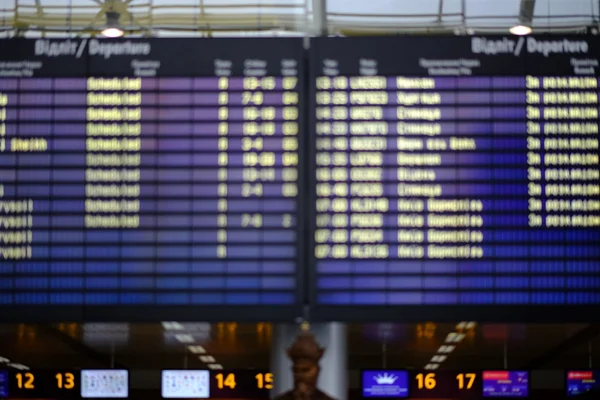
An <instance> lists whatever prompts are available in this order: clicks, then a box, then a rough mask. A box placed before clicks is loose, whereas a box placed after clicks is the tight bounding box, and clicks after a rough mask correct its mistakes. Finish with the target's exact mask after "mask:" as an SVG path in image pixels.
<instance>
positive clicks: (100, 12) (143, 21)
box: [0, 0, 600, 37]
mask: <svg viewBox="0 0 600 400" xmlns="http://www.w3.org/2000/svg"><path fill="white" fill-rule="evenodd" d="M599 3H600V2H599V1H598V0H419V1H414V0H371V1H368V2H364V1H360V0H177V1H172V0H6V1H2V2H0V30H3V31H4V36H10V35H12V34H14V32H15V29H16V30H17V31H18V32H19V34H20V35H23V36H29V37H36V36H40V35H42V32H43V34H44V35H45V36H48V37H52V36H65V35H73V34H74V33H75V34H84V35H85V34H94V33H97V32H98V31H99V30H100V29H101V28H102V27H103V24H104V23H105V12H106V11H107V10H112V11H116V12H119V13H120V15H121V19H120V22H121V24H122V25H123V26H124V27H125V28H127V29H129V30H130V36H134V35H136V34H137V35H152V36H207V35H211V36H218V35H228V36H229V35H256V34H259V32H260V34H261V35H267V36H281V35H306V34H314V33H315V32H323V31H326V32H328V33H329V34H353V33H359V34H360V33H370V32H373V33H399V32H411V31H417V32H423V31H430V32H438V31H450V32H452V31H453V30H454V31H456V30H457V29H458V30H459V31H460V30H461V29H473V30H474V31H475V32H482V33H488V32H506V31H507V29H508V28H509V27H511V26H513V25H515V24H516V23H518V22H519V15H520V14H521V9H522V8H521V6H522V4H523V5H527V4H528V5H530V6H532V8H533V20H532V21H531V22H532V24H533V26H534V28H535V30H536V31H537V32H546V31H559V32H563V31H571V32H572V31H580V30H582V29H585V28H586V27H589V26H591V25H597V24H598V16H599V15H600V8H599V7H600V6H599ZM323 11H324V13H323ZM323 21H325V25H326V27H324V28H319V27H317V26H316V25H319V24H321V25H322V23H323ZM2 28H3V29H2ZM65 31H68V32H69V33H65Z"/></svg>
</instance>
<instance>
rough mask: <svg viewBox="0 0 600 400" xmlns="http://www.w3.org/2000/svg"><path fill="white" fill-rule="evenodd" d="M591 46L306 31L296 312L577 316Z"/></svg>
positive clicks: (591, 283)
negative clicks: (303, 258) (307, 160)
mask: <svg viewBox="0 0 600 400" xmlns="http://www.w3.org/2000/svg"><path fill="white" fill-rule="evenodd" d="M599 54H600V43H599V42H598V39H597V38H594V37H588V36H574V37H562V36H544V37H534V36H532V37H517V36H496V37H481V36H462V37H460V36H447V37H387V38H317V39H315V40H313V41H312V44H311V56H310V59H311V61H310V62H311V67H310V70H311V76H310V80H311V85H312V93H311V94H310V98H311V101H312V102H313V104H312V106H311V112H313V113H314V114H313V121H312V122H311V126H312V139H311V141H312V142H314V146H315V147H314V148H313V149H312V154H311V157H312V159H313V160H314V164H315V171H314V172H313V173H312V174H311V175H312V177H313V180H314V185H313V186H314V190H315V191H316V192H315V193H313V197H314V201H313V204H314V207H315V208H314V210H313V211H314V213H315V215H314V218H313V220H314V224H315V226H314V237H313V241H314V243H313V246H312V247H313V251H312V256H313V261H314V271H313V274H312V277H311V283H312V285H313V286H314V287H313V290H312V293H311V297H312V301H313V304H315V310H314V313H313V316H314V317H315V318H317V319H330V318H335V319H336V320H353V319H357V318H371V319H374V320H386V319H390V318H404V319H406V320H409V319H419V320H423V318H435V319H437V320H446V319H447V320H456V319H457V318H463V317H464V318H476V320H515V319H527V320H528V321H531V320H535V319H540V320H542V319H547V320H563V319H585V320H587V319H589V318H594V317H591V315H592V314H590V311H591V310H592V309H593V307H592V306H593V305H596V306H597V305H598V304H600V257H599V256H600V246H599V245H598V243H600V231H599V226H600V185H599V184H600V169H599V164H598V159H599V151H598V112H599V104H598V93H599V89H598V79H597V74H598V62H599V61H598V58H599ZM360 306H364V308H361V307H360ZM574 306H577V307H574ZM586 306H587V307H586ZM364 310H368V311H366V312H363V311H364ZM593 315H596V313H594V314H593ZM595 318H597V317H595Z"/></svg>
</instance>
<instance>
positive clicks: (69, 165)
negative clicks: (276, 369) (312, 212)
mask: <svg viewBox="0 0 600 400" xmlns="http://www.w3.org/2000/svg"><path fill="white" fill-rule="evenodd" d="M303 60H304V48H303V45H302V40H301V39H298V40H296V39H282V40H279V39H260V40H254V39H243V40H242V39H210V40H208V39H207V40H196V39H175V40H161V39H150V40H142V39H139V40H138V39H133V40H129V39H127V40H117V41H109V40H98V39H89V40H87V39H82V40H44V39H40V40H4V41H0V259H1V262H0V309H2V311H1V312H0V313H1V314H2V316H3V318H5V317H6V318H10V315H12V316H14V318H19V319H23V318H29V317H33V315H35V311H40V310H41V311H42V313H41V315H39V314H38V315H36V317H37V318H38V319H39V318H44V316H46V317H47V318H62V319H67V318H72V319H73V320H74V319H82V318H83V319H88V318H90V319H96V318H98V319H106V318H110V319H111V320H115V318H116V319H135V318H144V319H152V320H162V319H164V318H167V320H172V319H174V318H184V319H185V318H194V319H195V320H198V319H207V318H208V319H211V318H222V317H223V315H224V314H223V310H224V309H226V310H228V313H227V315H228V317H231V318H242V319H243V318H258V319H261V318H262V319H265V318H266V319H273V318H274V319H280V318H285V319H293V318H294V317H295V316H296V313H295V311H294V310H296V304H297V302H298V293H299V290H300V289H299V285H300V282H299V280H298V279H297V277H298V273H297V267H296V266H297V264H298V262H299V261H298V259H299V256H300V255H299V253H300V252H299V251H298V248H299V246H300V245H301V238H300V237H298V235H297V221H298V220H301V217H300V216H299V215H298V208H299V207H298V190H299V170H298V163H299V154H300V152H299V146H300V141H299V133H300V132H301V128H302V126H301V121H302V115H301V107H300V105H301V103H302V100H303V93H302V92H303V90H302V88H303V79H302V78H303V72H304V67H303V63H304V61H303ZM47 306H52V310H53V313H51V314H48V313H47V312H46V311H44V310H47V309H48V307H47ZM111 306H112V307H111ZM200 306H202V307H200ZM248 307H251V311H250V312H249V311H248V310H249V309H248ZM235 309H237V310H238V311H240V312H239V313H237V314H236V311H235ZM32 312H33V313H32ZM63 313H64V314H63ZM69 320H71V319H69Z"/></svg>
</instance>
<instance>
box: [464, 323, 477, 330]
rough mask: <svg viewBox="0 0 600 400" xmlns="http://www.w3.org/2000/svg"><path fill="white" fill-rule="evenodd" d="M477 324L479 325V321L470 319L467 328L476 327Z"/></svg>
mask: <svg viewBox="0 0 600 400" xmlns="http://www.w3.org/2000/svg"><path fill="white" fill-rule="evenodd" d="M476 326H477V322H474V321H470V322H467V325H466V328H467V329H474V328H475V327H476Z"/></svg>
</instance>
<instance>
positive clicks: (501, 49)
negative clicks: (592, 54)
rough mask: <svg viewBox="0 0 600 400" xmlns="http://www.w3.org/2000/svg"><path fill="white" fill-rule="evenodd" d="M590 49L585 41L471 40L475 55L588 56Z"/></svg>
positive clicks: (523, 38) (481, 38)
mask: <svg viewBox="0 0 600 400" xmlns="http://www.w3.org/2000/svg"><path fill="white" fill-rule="evenodd" d="M589 49H590V46H589V44H588V42H587V41H585V40H570V39H551V40H547V39H539V38H534V37H527V38H525V37H520V38H518V39H511V38H508V37H503V38H501V39H490V38H485V37H473V38H472V39H471V51H472V52H473V54H486V55H497V54H513V55H514V56H516V57H518V56H520V55H521V54H522V53H523V50H525V51H526V52H527V53H528V54H543V55H544V56H545V57H548V56H550V55H551V54H587V53H588V51H589Z"/></svg>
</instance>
